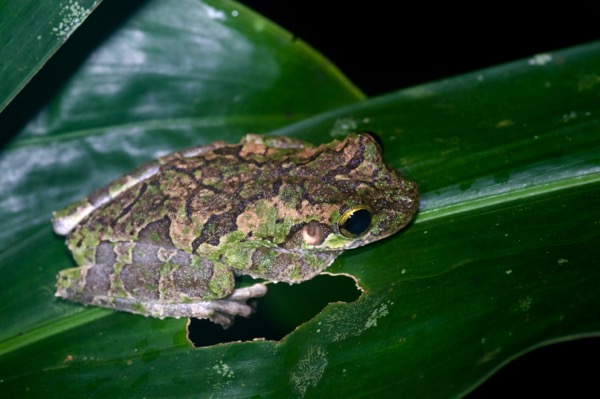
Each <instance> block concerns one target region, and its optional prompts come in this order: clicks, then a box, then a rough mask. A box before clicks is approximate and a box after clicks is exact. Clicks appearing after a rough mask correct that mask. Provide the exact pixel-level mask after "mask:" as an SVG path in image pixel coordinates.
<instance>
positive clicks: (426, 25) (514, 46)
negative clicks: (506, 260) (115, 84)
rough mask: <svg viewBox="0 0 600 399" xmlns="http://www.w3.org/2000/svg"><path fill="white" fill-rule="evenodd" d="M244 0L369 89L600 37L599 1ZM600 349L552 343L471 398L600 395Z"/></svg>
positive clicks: (595, 344) (587, 343) (584, 343)
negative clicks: (345, 0)
mask: <svg viewBox="0 0 600 399" xmlns="http://www.w3.org/2000/svg"><path fill="white" fill-rule="evenodd" d="M242 3H244V4H246V5H248V6H249V7H250V8H253V9H254V10H256V11H257V12H259V13H260V14H262V15H264V16H266V17H267V18H269V19H271V20H273V21H275V22H276V23H278V24H279V25H281V26H283V27H284V28H285V29H287V30H288V31H290V32H292V33H293V34H294V35H295V36H296V37H298V38H300V39H302V40H304V41H306V42H307V43H309V44H310V45H312V46H313V47H314V48H316V49H317V50H319V51H320V52H321V53H322V54H324V55H325V56H326V57H328V58H329V59H330V60H331V61H332V62H333V63H334V64H335V65H337V66H338V67H339V68H340V69H341V70H342V72H344V73H345V74H346V76H348V78H350V80H351V81H353V82H354V83H355V84H356V85H357V86H358V87H359V88H360V89H361V90H362V91H363V92H364V93H365V94H367V95H368V96H376V95H380V94H385V93H389V92H392V91H395V90H398V89H401V88H404V87H409V86H412V85H415V84H419V83H425V82H429V81H432V80H437V79H443V78H447V77H451V76H454V75H458V74H462V73H466V72H470V71H474V70H477V69H481V68H485V67H489V66H493V65H497V64H501V63H504V62H509V61H512V60H517V59H519V58H528V57H530V56H532V55H534V54H537V53H543V52H549V51H552V50H558V49H561V48H565V47H570V46H574V45H577V44H582V43H585V42H589V41H593V40H598V39H600V1H568V2H565V1H562V2H561V1H559V2H552V3H551V2H539V3H538V4H539V5H533V4H528V3H527V2H520V3H516V4H511V3H510V2H491V3H490V2H482V3H480V4H476V5H460V4H456V2H444V4H441V5H440V4H433V3H430V2H420V3H419V4H416V3H413V2H401V1H389V0H388V1H383V0H371V1H368V2H365V1H361V2H341V1H327V0H323V1H319V2H317V1H292V0H290V1H281V0H243V1H242ZM599 68H600V65H599ZM599 355H600V339H599V338H595V339H585V340H579V341H572V342H567V343H562V344H557V345H552V346H548V347H544V348H541V349H538V350H536V351H533V352H531V353H529V354H527V355H525V356H523V357H521V358H519V359H517V360H516V361H514V362H512V363H511V364H509V365H508V366H506V367H504V368H502V369H501V370H500V371H499V372H498V373H496V374H495V375H494V376H493V377H492V378H491V379H489V380H488V381H486V382H485V383H484V384H483V385H482V386H481V387H479V388H478V389H477V390H476V391H475V392H473V393H472V394H470V395H469V396H468V398H469V399H478V398H496V397H515V396H535V397H571V398H580V397H600V386H599V385H598V382H597V381H598V380H600V365H599V360H598V359H599ZM440 361H443V359H440Z"/></svg>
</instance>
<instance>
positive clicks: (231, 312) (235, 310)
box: [188, 283, 267, 328]
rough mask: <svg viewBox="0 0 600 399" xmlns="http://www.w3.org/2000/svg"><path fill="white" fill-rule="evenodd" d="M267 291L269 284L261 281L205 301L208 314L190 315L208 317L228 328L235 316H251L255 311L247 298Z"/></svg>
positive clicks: (255, 296) (258, 296) (262, 294)
mask: <svg viewBox="0 0 600 399" xmlns="http://www.w3.org/2000/svg"><path fill="white" fill-rule="evenodd" d="M266 293H267V286H266V285H264V284H260V283H258V284H254V285H251V286H249V287H243V288H238V289H236V290H234V291H233V293H232V294H231V295H229V296H228V297H226V298H223V299H215V300H212V301H203V302H204V303H205V304H206V310H207V311H208V313H209V315H208V316H205V315H198V314H197V313H196V314H193V315H192V316H188V317H194V318H208V319H210V320H211V321H212V322H214V323H217V324H220V325H221V326H223V328H228V327H230V326H231V325H232V324H233V320H234V318H235V316H242V317H249V316H250V315H251V314H252V313H254V311H255V309H254V307H253V306H252V305H248V304H247V303H246V301H247V300H249V299H253V298H260V297H262V296H264V295H265V294H266ZM190 305H193V304H190Z"/></svg>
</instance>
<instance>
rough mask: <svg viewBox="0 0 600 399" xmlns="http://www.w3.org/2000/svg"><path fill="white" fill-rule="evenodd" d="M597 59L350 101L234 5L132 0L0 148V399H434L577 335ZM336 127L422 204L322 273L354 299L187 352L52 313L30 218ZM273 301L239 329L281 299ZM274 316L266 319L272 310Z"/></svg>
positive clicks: (134, 323) (125, 324)
mask: <svg viewBox="0 0 600 399" xmlns="http://www.w3.org/2000/svg"><path fill="white" fill-rule="evenodd" d="M109 3H110V2H109V1H106V2H105V3H104V4H103V7H104V6H106V5H108V4H109ZM101 8H102V7H101ZM99 11H100V10H99ZM234 11H235V13H234ZM234 14H235V16H234ZM82 28H85V26H83V27H82ZM194 43H195V44H194ZM244 45H248V46H249V47H244ZM180 46H181V47H180ZM240 46H241V47H240ZM240 48H247V49H248V52H247V53H246V52H243V51H242V52H240V51H239V50H240ZM211 49H212V50H211ZM133 55H135V57H134V56H133ZM138 57H141V58H138ZM221 57H223V58H221ZM140 59H144V62H139V63H135V60H140ZM265 59H267V60H271V61H272V63H273V64H274V65H277V66H279V67H278V68H270V67H265V66H264V65H266V64H262V63H261V64H259V63H258V60H265ZM173 60H177V62H174V61H173ZM599 62H600V42H598V43H592V44H589V45H586V46H581V47H577V48H573V49H568V50H564V51H559V52H556V53H552V54H544V55H539V56H536V57H533V58H531V59H529V60H523V61H517V62H514V63H511V64H507V65H503V66H499V67H496V68H493V69H489V70H484V71H480V72H477V73H474V74H468V75H464V76H460V77H456V78H453V79H448V80H444V81H441V82H435V83H432V84H428V85H423V86H419V87H415V88H411V89H407V90H402V91H399V92H397V93H393V94H390V95H388V96H384V97H379V98H375V99H371V100H368V101H360V100H362V96H361V95H360V93H359V92H358V91H357V90H356V89H355V88H354V87H353V86H352V85H351V84H350V83H348V82H347V81H346V80H345V79H344V78H343V77H342V76H341V75H340V74H339V72H337V70H336V69H335V68H333V67H332V66H331V65H329V64H328V63H327V61H326V60H324V59H322V58H321V57H319V56H318V55H317V54H315V53H314V52H313V51H312V50H310V49H308V48H307V47H306V46H305V45H304V44H302V43H301V42H298V41H292V40H291V38H290V36H289V35H287V34H286V33H285V32H282V31H281V30H280V29H278V28H276V27H274V26H273V25H272V24H271V23H269V22H268V21H265V20H264V19H262V18H260V17H258V16H256V15H255V14H253V13H251V12H250V11H248V10H246V9H244V8H243V7H241V6H238V5H237V4H235V3H230V2H224V3H222V2H218V1H210V2H200V1H192V0H187V1H175V0H173V1H165V0H162V1H160V2H159V1H155V2H148V3H147V4H145V5H144V6H143V7H141V8H140V9H139V10H138V11H137V12H136V13H135V14H134V15H133V16H132V17H131V18H130V19H129V20H128V21H127V23H126V24H124V25H123V27H122V28H120V29H119V30H118V31H116V32H115V33H114V35H112V36H111V37H109V38H108V39H107V40H106V41H105V42H104V43H102V45H101V46H100V47H99V48H97V49H95V51H94V52H93V53H92V55H91V57H90V58H89V59H88V60H87V61H86V62H85V63H84V65H83V66H82V67H81V68H80V69H79V70H78V71H77V73H75V74H74V75H73V76H72V78H71V79H70V80H69V81H68V82H67V83H66V84H65V85H64V86H63V87H62V89H61V91H60V93H58V94H57V96H56V98H54V99H53V100H52V102H51V103H50V104H48V106H47V107H45V108H44V109H43V110H42V111H41V112H40V113H39V114H38V115H37V116H36V117H35V118H33V119H32V120H31V121H30V122H29V123H28V124H27V125H26V127H25V128H24V129H23V131H22V132H21V133H19V134H18V135H17V136H16V137H15V139H14V140H13V141H12V142H11V143H10V144H9V145H8V146H5V147H4V148H3V149H2V152H0V169H1V170H3V171H5V173H3V174H2V176H0V187H2V189H3V195H2V196H1V197H0V198H1V199H0V217H1V218H2V220H3V227H4V229H2V230H1V231H0V237H1V238H2V240H1V242H2V246H1V247H0V248H1V249H0V270H1V272H2V279H0V298H1V301H0V315H1V316H0V326H1V328H0V393H2V396H3V397H4V396H7V397H13V396H17V395H19V396H24V395H29V396H36V397H39V396H47V395H53V396H55V395H56V393H57V392H60V393H61V396H65V395H70V396H74V397H81V396H93V397H98V396H115V395H118V394H122V392H124V389H127V393H128V395H132V396H139V397H144V396H152V397H156V396H170V397H172V396H178V397H183V396H194V397H205V396H215V397H233V398H235V397H240V398H247V397H252V396H256V397H258V396H261V397H327V396H332V395H335V396H336V397H374V396H382V397H389V396H392V395H396V396H397V395H398V394H399V393H400V394H404V396H411V397H427V398H430V397H456V396H461V395H464V394H466V393H467V392H469V391H470V390H472V389H473V388H474V387H475V386H476V385H477V384H479V383H480V382H481V381H482V380H483V379H484V378H485V377H486V376H488V375H490V373H492V372H493V371H494V370H496V369H497V368H498V367H500V366H501V365H503V364H504V363H506V362H507V361H510V360H511V359H512V358H514V357H516V356H518V355H519V354H521V353H524V352H526V351H528V350H530V349H532V348H535V347H538V346H540V345H543V344H546V343H550V342H556V341H559V340H565V339H571V338H575V337H580V336H586V335H594V334H595V335H597V334H598V331H599V330H600V317H598V316H599V313H600V311H599V310H598V309H600V306H599V305H600V294H599V293H598V290H597V287H598V286H599V283H600V269H599V268H598V259H599V255H600V254H599V252H600V249H598V246H597V242H598V236H599V232H600V230H599V228H598V225H599V223H600V211H598V207H597V204H598V202H599V199H600V150H599V148H600V147H599V144H600V137H599V136H598V133H597V132H598V128H599V126H600V109H599V108H598V105H597V104H598V88H599V83H600V79H598V74H597V65H598V63H599ZM132 63H133V64H132ZM268 63H269V62H267V64H268ZM274 71H277V72H276V73H275V72H274ZM316 93H318V95H317V94H316ZM238 95H239V97H238ZM348 104H351V105H348ZM342 105H346V106H343V107H341V106H342ZM325 111H328V112H325ZM318 112H323V113H321V114H319V115H316V116H312V117H310V116H311V115H315V114H316V113H318ZM301 119H302V121H300V122H298V123H292V122H295V121H299V120H301ZM354 129H367V130H372V131H375V132H376V133H379V134H380V136H381V137H382V139H383V141H384V147H385V152H386V154H385V155H386V159H387V160H388V161H389V162H390V163H392V164H393V165H394V166H396V167H398V168H400V169H401V170H402V171H403V172H404V173H405V174H406V175H407V176H409V177H410V178H411V179H414V180H416V181H417V182H418V183H419V185H420V188H421V192H422V202H421V210H420V213H419V215H418V216H417V219H416V220H415V222H414V223H413V224H412V225H411V226H409V227H408V228H407V229H406V230H405V231H404V232H402V233H401V234H398V235H396V236H394V237H391V238H389V239H386V240H384V241H382V242H378V243H376V244H372V245H369V246H366V247H363V248H360V249H356V250H352V251H348V252H347V253H345V254H343V255H342V256H341V257H339V258H338V259H337V260H336V262H335V263H334V265H333V266H332V267H331V268H330V269H329V271H330V272H334V273H344V274H348V275H352V276H354V277H355V278H356V279H357V280H358V282H359V284H360V286H361V287H362V288H363V290H364V291H365V292H364V293H363V294H362V295H361V297H360V299H359V300H357V301H355V302H353V303H348V304H344V303H336V304H331V305H328V306H327V307H326V309H325V310H324V311H323V312H322V313H320V314H319V315H317V316H316V317H314V318H313V319H312V320H310V321H309V322H307V323H305V324H303V325H301V326H300V327H299V328H298V329H296V330H295V331H294V332H293V333H291V334H289V335H288V336H287V337H286V338H285V339H284V340H282V341H281V342H274V341H255V342H243V343H231V344H226V345H218V346H214V347H209V348H202V349H193V348H191V346H190V344H189V343H188V342H187V340H186V336H185V334H186V331H185V321H184V320H156V319H148V318H144V317H141V316H135V315H130V314H124V313H119V312H112V311H107V310H101V309H92V308H84V307H82V306H79V305H77V304H73V303H69V302H65V301H60V300H57V299H55V298H53V291H54V276H55V274H56V272H57V271H58V270H60V269H62V268H66V267H70V266H72V265H73V263H72V260H71V258H70V256H69V254H68V253H67V251H66V249H65V247H64V245H63V242H62V239H61V238H59V237H56V236H54V235H53V234H52V233H51V229H50V225H49V217H50V212H51V210H54V209H60V208H61V207H62V206H64V205H66V204H67V203H69V202H70V201H72V200H76V199H78V198H79V197H81V196H83V195H86V194H87V193H88V192H89V191H91V190H92V189H93V188H94V187H97V186H99V185H102V184H104V183H106V182H108V181H109V180H110V179H112V178H115V177H117V176H118V175H119V174H121V173H124V172H126V171H127V170H129V169H131V168H132V167H133V166H135V164H138V163H140V162H142V161H144V160H148V159H150V158H152V157H154V156H156V155H158V154H162V153H164V152H165V151H170V150H173V149H177V148H181V147H182V146H184V145H197V144H200V143H204V142H208V141H211V140H214V139H217V138H219V139H225V140H229V141H235V140H237V139H239V137H241V136H242V135H243V134H244V133H246V132H247V131H254V132H267V131H272V132H274V133H277V134H286V135H293V136H295V137H300V138H303V139H307V140H310V141H313V142H324V141H329V140H331V138H332V137H337V136H340V135H343V134H345V133H346V132H348V131H350V130H354ZM310 283H311V282H307V283H305V284H310ZM279 287H280V286H279V285H278V288H279ZM283 287H284V288H285V286H283ZM332 289H334V287H332ZM290 292H291V291H290V290H285V289H278V290H272V292H270V293H269V294H268V295H267V297H266V298H264V299H263V300H261V302H260V303H259V313H260V311H261V310H260V309H262V308H264V306H262V303H263V302H264V303H268V302H269V301H270V302H274V303H278V304H288V303H290V302H293V301H298V300H300V301H302V299H303V298H290V296H289V293H290ZM313 295H315V296H318V295H319V291H315V292H314V294H313ZM279 309H280V310H279V312H281V313H280V314H277V313H274V314H272V315H271V316H270V317H272V318H273V319H274V320H275V322H276V321H277V320H279V319H287V317H288V316H289V314H288V313H289V312H293V310H292V309H291V307H286V306H281V307H280V308H279Z"/></svg>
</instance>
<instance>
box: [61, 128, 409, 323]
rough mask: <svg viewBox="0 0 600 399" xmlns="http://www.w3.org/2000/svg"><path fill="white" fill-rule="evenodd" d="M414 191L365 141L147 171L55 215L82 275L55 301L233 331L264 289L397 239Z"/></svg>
mask: <svg viewBox="0 0 600 399" xmlns="http://www.w3.org/2000/svg"><path fill="white" fill-rule="evenodd" d="M417 205H418V192H417V186H416V184H415V183H413V182H411V181H408V180H406V179H405V178H403V177H402V176H401V175H400V173H399V172H398V171H397V170H395V169H393V168H391V167H390V166H388V165H386V164H385V163H384V162H383V159H382V152H381V148H380V146H379V144H378V143H377V142H376V141H375V140H374V138H373V137H372V136H371V135H369V134H366V133H356V134H351V135H349V136H348V137H346V138H345V139H344V140H342V141H337V140H336V141H333V142H331V143H328V144H323V145H320V146H314V145H312V144H309V143H306V142H303V141H299V140H295V139H291V138H286V137H266V136H258V135H247V136H246V137H244V139H243V140H242V141H241V143H239V144H225V143H222V142H216V143H213V144H210V145H207V146H201V147H195V148H191V149H188V150H185V151H181V152H176V153H173V154H170V155H167V156H164V157H162V158H159V159H158V160H156V161H154V162H151V163H149V164H146V165H144V166H142V167H140V168H138V169H137V170H135V171H134V172H132V173H130V174H127V175H125V176H123V177H121V178H119V179H117V180H116V181H114V182H113V183H111V184H109V185H108V186H106V187H105V188H102V189H100V190H98V191H96V192H94V193H93V194H92V195H90V196H89V197H88V198H85V199H83V200H82V201H80V202H78V203H76V204H73V205H72V206H70V207H68V208H67V209H65V210H63V211H60V212H55V214H54V231H55V232H56V233H57V234H61V235H67V236H68V238H67V244H68V247H69V249H70V250H71V252H72V253H73V257H74V258H75V261H76V262H77V264H78V265H79V267H76V268H72V269H67V270H63V271H61V272H60V273H59V275H58V282H57V291H56V295H57V296H59V297H62V298H67V299H70V300H73V301H78V302H81V303H84V304H91V305H96V306H103V307H108V308H114V309H118V310H123V311H128V312H133V313H139V314H143V315H147V316H153V317H159V318H163V317H199V318H209V319H211V320H212V321H214V322H216V323H219V324H221V325H222V326H224V327H227V326H229V325H230V324H231V323H232V321H233V318H234V317H235V316H236V315H241V316H248V315H250V314H251V313H252V311H253V308H252V307H251V306H250V305H248V304H247V303H246V301H247V300H248V299H250V298H256V297H260V296H262V295H264V294H265V293H266V290H267V289H266V286H265V285H264V284H263V283H257V284H254V285H252V286H248V287H241V288H237V289H235V284H234V283H235V281H234V277H235V276H237V275H250V276H252V277H254V278H257V279H264V280H267V281H273V282H278V281H282V282H286V283H297V282H301V281H304V280H308V279H311V278H312V277H314V276H315V275H317V274H319V273H320V272H322V271H323V270H324V269H325V268H327V266H329V265H330V264H331V263H332V262H333V260H334V259H335V258H336V257H337V256H338V255H339V254H340V253H342V251H343V250H346V249H350V248H356V247H360V246H362V245H365V244H368V243H370V242H373V241H376V240H380V239H382V238H385V237H388V236H389V235H391V234H394V233H395V232H397V231H398V230H400V229H401V228H402V227H404V226H405V225H406V224H407V223H408V222H409V221H410V219H411V217H412V216H413V215H414V213H415V211H416V209H417Z"/></svg>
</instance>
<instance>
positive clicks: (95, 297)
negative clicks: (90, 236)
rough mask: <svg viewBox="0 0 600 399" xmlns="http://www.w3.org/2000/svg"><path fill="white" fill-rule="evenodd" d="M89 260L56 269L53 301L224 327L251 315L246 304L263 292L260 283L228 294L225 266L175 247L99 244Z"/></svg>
mask: <svg viewBox="0 0 600 399" xmlns="http://www.w3.org/2000/svg"><path fill="white" fill-rule="evenodd" d="M95 260H96V264H95V265H92V266H86V265H84V266H82V267H78V268H73V269H66V270H62V271H61V272H60V273H59V274H58V281H57V291H56V296H58V297H61V298H65V299H70V300H73V301H77V302H81V303H84V304H91V305H96V306H102V307H107V308H113V309H118V310H123V311H127V312H132V313H138V314H143V315H146V316H152V317H158V318H164V317H194V318H208V319H211V320H212V321H214V322H215V323H218V324H221V325H222V326H223V327H228V326H229V325H231V323H232V322H233V319H234V317H235V316H243V317H248V316H249V315H250V314H252V313H253V312H254V308H253V307H252V306H250V305H248V304H247V303H246V301H247V300H248V299H251V298H257V297H260V296H263V295H264V294H265V293H266V287H265V286H264V285H263V284H255V285H253V286H250V287H245V288H240V289H238V290H234V289H233V288H234V285H235V281H234V276H233V273H232V272H231V271H230V270H229V268H228V267H226V266H225V265H223V264H222V263H220V262H213V261H210V260H207V259H205V258H201V257H199V256H197V255H192V254H189V253H187V252H185V251H182V250H178V249H175V248H163V247H157V246H155V245H151V244H149V243H135V244H134V243H110V242H102V243H100V245H99V246H98V248H97V249H96V253H95Z"/></svg>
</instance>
